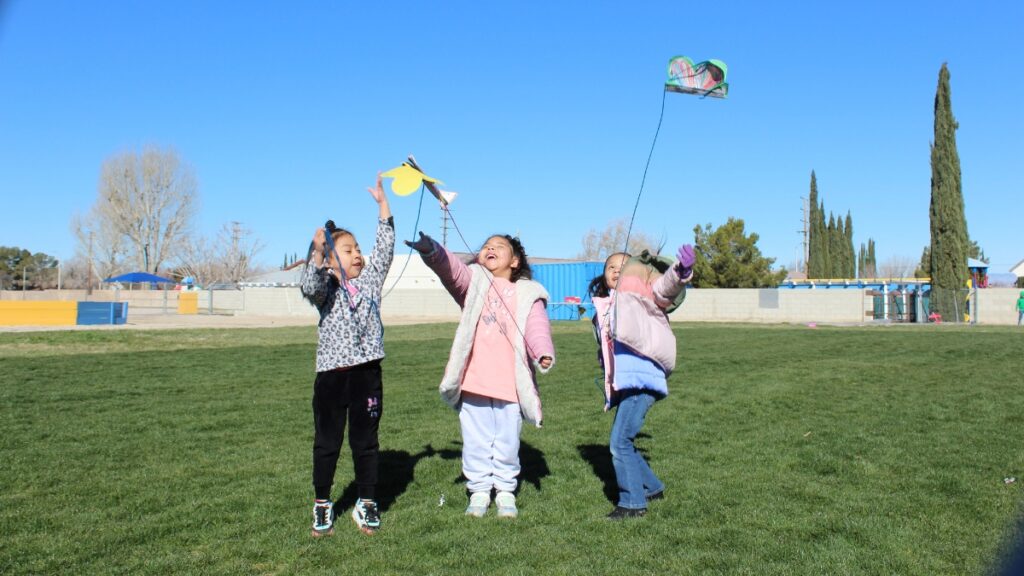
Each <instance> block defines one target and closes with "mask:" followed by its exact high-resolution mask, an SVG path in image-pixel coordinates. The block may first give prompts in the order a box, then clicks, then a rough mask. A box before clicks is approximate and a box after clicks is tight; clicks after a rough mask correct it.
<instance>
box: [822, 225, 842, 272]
mask: <svg viewBox="0 0 1024 576" xmlns="http://www.w3.org/2000/svg"><path fill="white" fill-rule="evenodd" d="M827 230H828V234H827V235H828V276H826V278H838V277H839V267H838V265H837V264H838V260H839V257H840V255H839V249H840V245H839V235H840V234H841V232H839V231H838V230H837V229H836V217H835V215H834V214H832V213H831V212H829V214H828V228H827Z"/></svg>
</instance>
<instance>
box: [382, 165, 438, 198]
mask: <svg viewBox="0 0 1024 576" xmlns="http://www.w3.org/2000/svg"><path fill="white" fill-rule="evenodd" d="M381 176H383V177H384V178H393V180H392V181H391V191H392V192H394V193H395V194H397V195H398V196H408V195H409V194H412V193H413V192H415V191H416V189H417V188H419V187H420V183H421V182H426V183H430V184H433V183H437V184H444V182H441V181H440V180H438V179H437V178H431V177H430V176H427V175H426V174H424V173H423V172H420V171H419V170H417V169H415V168H413V167H412V166H409V165H408V164H406V163H405V162H403V163H402V165H401V166H399V167H398V168H392V169H391V170H388V171H387V172H385V173H383V174H381Z"/></svg>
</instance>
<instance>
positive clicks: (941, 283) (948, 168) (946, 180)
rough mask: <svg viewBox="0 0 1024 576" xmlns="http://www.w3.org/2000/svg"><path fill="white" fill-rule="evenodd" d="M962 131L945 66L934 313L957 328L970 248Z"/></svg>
mask: <svg viewBox="0 0 1024 576" xmlns="http://www.w3.org/2000/svg"><path fill="white" fill-rule="evenodd" d="M958 127H959V125H958V124H957V122H956V119H955V118H954V117H953V104H952V99H951V96H950V89H949V69H947V68H946V64H945V63H943V64H942V68H941V69H940V70H939V85H938V87H937V88H936V90H935V136H934V137H935V140H934V141H933V142H932V145H931V165H932V197H931V206H930V208H929V211H928V213H929V217H930V218H929V219H930V223H931V246H930V250H931V279H932V296H931V307H932V310H933V311H934V312H937V313H938V314H940V315H941V316H942V318H943V320H946V321H953V322H959V321H960V320H961V319H962V318H963V312H964V301H963V298H962V297H961V296H962V293H963V289H964V288H965V287H966V285H967V278H968V276H969V274H968V270H967V253H968V250H969V248H970V243H969V240H968V235H967V220H966V218H965V217H964V197H963V191H962V189H961V185H960V156H959V154H958V153H957V150H956V130H957V128H958Z"/></svg>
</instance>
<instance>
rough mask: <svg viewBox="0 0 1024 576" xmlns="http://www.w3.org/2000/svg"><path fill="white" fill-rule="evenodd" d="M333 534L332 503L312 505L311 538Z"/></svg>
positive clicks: (328, 501) (321, 502)
mask: <svg viewBox="0 0 1024 576" xmlns="http://www.w3.org/2000/svg"><path fill="white" fill-rule="evenodd" d="M331 534H334V502H331V501H330V500H324V501H318V502H314V503H313V537H314V538H319V537H320V536H330V535H331Z"/></svg>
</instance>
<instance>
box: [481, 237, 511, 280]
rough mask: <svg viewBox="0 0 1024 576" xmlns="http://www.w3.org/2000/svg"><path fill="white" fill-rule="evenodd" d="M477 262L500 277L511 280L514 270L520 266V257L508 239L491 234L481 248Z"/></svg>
mask: <svg viewBox="0 0 1024 576" xmlns="http://www.w3.org/2000/svg"><path fill="white" fill-rule="evenodd" d="M477 263H479V264H480V265H481V266H483V267H484V268H486V269H487V270H488V271H489V272H490V273H491V274H494V275H495V276H497V277H498V278H504V279H506V280H511V279H512V271H513V270H514V269H516V268H518V267H519V257H518V256H516V255H515V253H514V252H513V250H512V244H511V243H510V242H509V241H508V240H506V239H505V238H503V237H502V236H491V237H490V238H488V239H487V242H486V243H485V244H484V246H483V248H481V249H480V253H479V254H478V255H477Z"/></svg>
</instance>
